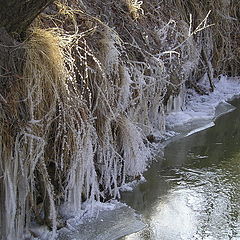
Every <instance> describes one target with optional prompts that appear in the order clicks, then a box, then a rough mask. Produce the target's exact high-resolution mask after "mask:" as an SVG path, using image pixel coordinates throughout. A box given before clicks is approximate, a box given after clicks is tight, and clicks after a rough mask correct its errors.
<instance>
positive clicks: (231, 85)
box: [166, 75, 240, 135]
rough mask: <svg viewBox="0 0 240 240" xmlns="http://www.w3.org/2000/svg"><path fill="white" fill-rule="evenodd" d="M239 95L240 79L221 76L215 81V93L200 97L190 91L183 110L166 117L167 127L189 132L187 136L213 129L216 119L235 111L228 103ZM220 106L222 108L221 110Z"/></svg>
mask: <svg viewBox="0 0 240 240" xmlns="http://www.w3.org/2000/svg"><path fill="white" fill-rule="evenodd" d="M239 94H240V81H239V77H231V78H229V77H227V76H225V75H221V76H220V77H219V78H218V79H215V89H214V92H211V93H209V95H199V94H197V93H196V92H195V91H194V90H192V89H190V90H188V91H187V93H186V97H185V106H184V107H183V110H182V111H179V110H178V109H177V110H176V111H175V110H174V109H173V111H172V112H170V113H169V114H168V115H167V116H166V126H167V128H168V129H170V130H176V131H178V130H179V129H180V131H181V130H183V131H186V132H187V131H188V133H186V135H191V134H193V133H194V131H195V132H198V131H201V130H204V129H205V128H208V127H212V126H213V123H212V122H213V121H214V119H215V118H216V117H218V116H220V115H221V114H223V113H226V112H229V111H232V110H233V109H234V107H233V106H232V105H230V104H229V103H227V102H226V101H229V100H231V99H232V98H233V97H234V96H237V95H239ZM221 105H222V106H221ZM218 106H221V109H220V110H219V109H218ZM195 125H196V126H197V127H196V126H195ZM204 127H205V128H204ZM181 128H183V129H181ZM190 133H191V134H190Z"/></svg>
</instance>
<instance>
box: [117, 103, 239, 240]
mask: <svg viewBox="0 0 240 240" xmlns="http://www.w3.org/2000/svg"><path fill="white" fill-rule="evenodd" d="M232 104H233V105H234V106H235V107H237V109H236V110H235V111H233V112H231V113H228V114H226V115H223V116H221V117H220V118H218V119H217V120H216V121H215V126H214V127H212V128H209V129H206V130H204V131H202V132H199V133H196V134H193V135H191V136H189V137H185V138H182V139H180V140H178V141H175V142H172V143H170V144H169V145H168V146H167V147H166V148H165V152H164V159H162V158H159V159H157V161H156V162H154V163H153V164H152V165H151V167H150V169H149V170H148V171H147V172H146V173H145V175H144V176H145V178H146V180H147V182H145V183H143V184H140V185H138V186H137V187H136V188H135V189H134V190H133V192H125V193H123V196H122V201H123V202H125V203H127V204H128V205H129V206H131V207H132V208H134V209H136V210H137V212H138V213H140V214H141V215H142V218H143V221H144V222H145V223H146V224H147V227H146V228H145V229H144V230H143V231H141V232H139V233H137V234H132V235H129V236H127V237H125V238H124V239H125V240H136V239H144V240H180V239H182V240H188V239H191V240H192V239H204V240H205V239H206V240H220V239H223V240H225V239H226V240H227V239H240V100H239V99H238V100H234V101H233V102H232Z"/></svg>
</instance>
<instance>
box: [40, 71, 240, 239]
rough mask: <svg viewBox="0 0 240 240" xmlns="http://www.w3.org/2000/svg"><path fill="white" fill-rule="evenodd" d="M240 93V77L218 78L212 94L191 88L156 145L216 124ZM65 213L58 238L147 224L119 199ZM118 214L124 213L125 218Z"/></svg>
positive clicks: (97, 235) (98, 235)
mask: <svg viewBox="0 0 240 240" xmlns="http://www.w3.org/2000/svg"><path fill="white" fill-rule="evenodd" d="M239 93H240V79H239V78H238V77H236V78H228V77H227V76H221V77H220V78H219V80H218V81H217V82H216V88H215V91H214V92H213V93H210V94H209V95H204V96H202V95H199V94H196V93H195V92H194V91H192V90H189V91H188V93H187V95H186V105H185V106H184V110H183V111H178V112H177V111H174V112H172V113H169V115H168V116H167V118H166V123H167V126H168V131H169V132H168V133H166V135H167V136H168V138H167V140H166V141H165V142H162V143H160V144H158V147H157V148H164V147H165V146H166V145H167V144H169V143H170V142H173V141H176V140H178V139H179V138H183V137H187V136H190V135H192V134H194V133H197V132H199V131H202V130H204V129H206V128H208V127H212V126H214V121H215V120H216V118H218V117H219V116H221V115H222V114H225V113H227V112H229V111H232V110H234V107H233V106H232V105H230V104H229V103H227V101H230V100H232V99H233V98H234V97H236V96H239ZM170 136H171V137H170ZM155 147H156V146H155ZM150 168H151V166H150ZM142 181H144V179H143V180H142ZM138 184H141V183H140V182H139V181H137V180H135V181H133V182H131V183H129V184H126V185H124V186H123V187H122V191H123V190H124V191H132V190H133V189H134V188H136V187H137V186H138ZM62 214H63V216H65V218H68V220H67V226H66V227H64V228H62V229H61V230H60V231H59V232H58V234H59V238H58V239H61V240H71V239H72V237H73V236H74V238H75V239H77V240H83V239H84V240H86V239H89V240H90V239H91V240H99V239H111V240H113V239H118V238H120V237H123V236H124V235H128V234H130V233H133V232H137V231H139V230H141V229H142V228H144V227H145V224H144V223H143V222H142V221H141V218H140V216H139V215H137V214H136V213H135V211H134V210H133V209H131V208H129V207H128V206H126V205H125V204H122V203H119V202H118V201H112V202H109V203H99V202H95V203H89V204H87V203H85V204H84V205H83V210H82V211H81V212H79V215H78V216H75V217H71V210H70V209H67V208H64V209H63V211H62ZM73 214H74V213H73ZM119 216H122V219H120V218H119ZM124 219H125V220H124ZM130 219H131V221H130ZM128 221H130V224H128ZM89 229H91V230H89ZM45 230H46V229H45ZM88 230H89V231H88ZM115 232H117V234H115ZM38 234H40V235H42V236H40V237H39V238H37V239H41V240H47V239H48V237H49V235H48V234H47V232H46V231H45V232H44V231H42V233H41V231H40V232H38ZM49 234H50V233H49ZM106 237H107V238H106Z"/></svg>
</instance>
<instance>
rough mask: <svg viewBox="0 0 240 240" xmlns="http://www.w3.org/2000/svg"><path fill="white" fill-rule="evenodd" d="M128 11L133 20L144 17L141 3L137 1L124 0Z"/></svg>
mask: <svg viewBox="0 0 240 240" xmlns="http://www.w3.org/2000/svg"><path fill="white" fill-rule="evenodd" d="M126 3H127V6H128V10H129V12H130V14H131V16H132V18H133V19H134V20H136V19H138V18H139V17H140V16H141V15H144V11H143V9H142V7H141V6H142V4H143V1H138V0H126Z"/></svg>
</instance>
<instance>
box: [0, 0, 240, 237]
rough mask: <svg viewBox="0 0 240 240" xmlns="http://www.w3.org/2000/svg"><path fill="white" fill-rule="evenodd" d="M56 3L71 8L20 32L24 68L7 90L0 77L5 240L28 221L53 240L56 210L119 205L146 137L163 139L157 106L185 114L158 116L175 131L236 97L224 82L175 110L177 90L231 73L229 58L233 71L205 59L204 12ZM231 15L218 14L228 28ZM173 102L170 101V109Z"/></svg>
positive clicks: (224, 62) (147, 154)
mask: <svg viewBox="0 0 240 240" xmlns="http://www.w3.org/2000/svg"><path fill="white" fill-rule="evenodd" d="M63 2H65V3H68V4H69V5H64V4H62V3H61V4H60V3H56V5H55V6H54V7H53V14H52V15H46V14H45V15H44V14H43V15H42V16H40V17H39V19H38V21H36V23H35V26H34V24H33V26H32V28H31V29H29V31H28V35H27V39H26V41H25V42H24V43H23V45H20V46H19V48H21V47H22V48H23V50H24V52H25V55H24V60H25V62H23V63H22V62H21V66H22V69H21V70H22V71H20V72H19V73H18V75H17V76H16V79H15V80H16V81H9V82H8V81H6V79H5V78H2V76H1V75H0V77H1V84H2V85H1V92H0V94H1V95H0V96H1V101H0V146H1V147H0V156H1V159H2V161H1V162H0V203H1V205H0V233H1V235H2V236H3V238H4V240H5V239H7V240H15V239H18V240H19V239H21V238H22V236H23V233H24V232H26V233H27V234H30V231H31V229H30V226H31V224H32V223H33V222H37V225H47V226H48V228H50V229H51V230H52V231H50V232H49V234H50V235H48V239H51V238H52V239H54V238H55V237H56V229H57V227H58V225H59V222H60V220H59V218H61V217H62V218H64V214H63V216H61V211H60V210H59V207H60V206H68V207H69V206H70V208H69V209H70V210H69V213H71V214H70V215H78V214H80V215H81V214H82V213H83V212H85V211H86V210H89V208H88V207H85V205H84V204H85V203H88V206H91V208H92V209H95V206H96V205H98V207H99V202H100V201H107V200H108V199H109V198H118V197H119V196H120V189H121V187H122V188H124V187H125V188H126V183H128V182H129V181H132V180H135V182H134V183H136V179H139V178H140V177H141V174H142V172H144V171H145V170H146V169H147V166H148V164H149V159H151V157H152V149H151V146H152V145H151V144H150V143H149V142H148V140H147V139H148V138H147V137H148V136H153V137H159V139H160V138H164V137H166V138H167V137H170V136H172V135H173V132H170V131H169V132H167V133H166V134H165V126H166V122H165V120H166V119H165V113H166V112H165V108H166V105H168V106H169V108H168V107H167V108H168V112H169V111H170V110H171V108H172V107H171V106H173V107H174V108H175V110H176V109H178V110H180V109H181V107H183V105H182V104H183V103H184V101H185V100H186V101H187V102H186V104H187V105H186V106H187V109H186V111H184V112H181V113H180V112H178V113H176V112H175V113H171V114H170V115H169V116H168V117H167V123H168V126H170V127H171V126H175V125H176V122H177V121H178V122H179V124H180V125H181V124H184V123H187V122H189V121H190V119H191V120H192V119H207V120H209V119H211V118H212V117H213V112H214V109H215V107H216V104H217V102H214V103H213V102H211V101H210V102H208V99H209V97H210V98H212V100H213V99H215V98H216V99H218V101H220V99H221V98H222V97H223V96H225V97H226V98H225V100H226V99H227V98H228V97H229V96H230V95H231V94H232V91H233V90H234V88H235V90H236V89H237V87H238V86H237V85H234V86H235V87H233V88H228V87H229V85H228V82H227V81H228V80H229V79H228V80H226V79H225V80H224V77H222V79H221V80H220V81H219V83H218V82H216V83H215V84H216V89H215V91H214V92H213V93H211V94H209V96H201V97H198V96H197V94H196V93H194V92H193V91H192V92H191V91H189V92H188V95H187V96H188V97H189V99H185V95H184V94H185V93H184V92H182V91H184V89H185V87H184V86H185V82H186V81H187V80H188V82H189V83H192V84H193V83H194V84H193V85H194V86H195V85H196V81H197V80H198V79H200V78H201V77H202V75H204V74H205V75H207V76H208V81H211V80H213V79H212V75H213V67H219V69H221V70H225V69H228V68H229V66H233V67H235V65H234V64H232V65H229V62H230V63H232V62H233V63H235V62H236V61H235V57H233V58H232V56H234V54H233V52H231V54H232V55H231V61H228V59H229V58H228V57H226V56H228V53H226V51H225V49H223V50H222V51H221V52H220V53H219V54H213V53H216V49H215V48H214V43H213V42H215V41H213V35H214V34H213V32H212V31H213V30H212V29H211V27H210V26H212V25H211V23H210V22H209V21H210V19H209V18H210V17H211V14H212V13H211V14H210V12H209V9H206V8H205V6H202V8H203V9H200V10H201V11H196V12H199V13H201V14H200V15H199V16H198V17H196V19H194V16H192V15H191V14H190V12H186V10H185V9H186V8H188V7H191V4H190V5H188V4H186V5H185V2H182V0H178V1H170V2H171V4H172V5H173V8H175V7H176V6H177V7H179V9H180V10H181V11H182V12H181V11H180V10H179V11H168V10H169V1H162V2H161V4H159V1H157V0H151V1H147V0H145V1H143V2H142V1H135V0H134V1H132V0H131V1H130V0H126V1H109V0H103V1H93V0H82V1H72V0H69V1H67V0H66V1H63ZM210 2H212V1H210ZM222 2H226V1H220V3H221V4H222ZM93 3H94V4H93ZM183 3H184V4H183ZM194 3H195V4H194V6H193V7H194V9H195V10H196V9H197V10H199V8H200V7H201V6H200V5H199V4H198V2H197V1H196V2H194ZM221 4H220V7H221ZM183 5H184V6H185V7H181V6H183ZM70 6H74V7H75V9H72V8H71V7H70ZM79 6H81V9H80V8H79ZM218 7H219V6H218ZM232 9H233V8H231V7H228V8H226V9H224V12H223V13H222V12H221V11H220V13H221V14H223V16H225V17H226V16H228V15H229V12H231V11H230V10H232ZM234 9H235V8H234ZM99 10H101V11H102V12H101V14H100V15H99ZM166 10H167V11H166ZM91 11H92V12H91ZM129 13H131V14H129ZM143 13H144V14H143ZM139 14H140V15H141V17H140V16H139ZM234 14H235V12H234ZM130 15H132V18H131V17H130ZM172 15H174V16H172ZM218 15H219V14H218V13H215V15H214V16H215V17H216V16H218ZM235 15H236V14H235ZM97 16H100V17H97ZM199 19H200V20H199ZM213 19H214V18H213ZM219 22H221V21H219ZM224 23H225V25H224V26H226V27H225V29H223V28H222V29H221V34H220V37H221V38H220V37H219V38H220V40H219V41H220V42H221V41H223V43H222V42H221V44H220V45H223V46H225V45H224V43H226V39H229V41H230V39H233V40H234V41H233V43H231V44H232V45H234V44H235V40H236V39H235V38H232V36H229V35H227V32H232V31H228V30H229V29H231V28H232V26H236V21H235V20H233V19H232V18H231V19H228V20H227V22H224ZM206 26H207V29H205V27H206ZM202 27H203V28H202ZM221 27H223V26H221ZM200 29H201V31H198V30H200ZM216 29H217V31H218V30H219V28H216ZM235 29H237V28H235ZM214 33H216V32H214ZM217 33H218V32H217ZM222 33H224V36H222ZM217 36H219V35H217ZM231 41H232V40H231ZM231 44H230V45H227V46H228V48H227V49H228V50H229V51H230V50H231V49H234V47H232V46H231ZM1 47H2V46H1ZM12 52H14V51H12ZM213 56H214V58H213ZM213 64H215V65H213ZM7 67H8V66H6V69H7ZM12 67H14V66H12ZM20 68H21V67H20ZM229 69H232V68H231V67H230V68H229ZM234 70H235V68H234ZM224 82H225V83H224ZM221 84H222V85H221ZM224 84H225V85H224ZM6 89H7V90H6ZM220 89H221V91H220ZM223 89H224V91H225V92H224V94H223ZM227 89H229V92H227ZM218 91H219V92H218ZM179 92H180V93H183V94H182V95H181V94H180V95H179ZM190 93H191V94H190ZM175 95H179V98H178V99H177V101H175V102H174V104H170V103H169V102H171V99H172V101H173V100H174V97H173V96H175ZM227 96H228V97H227ZM204 102H207V104H205V105H204ZM209 109H210V110H209ZM81 216H82V215H81Z"/></svg>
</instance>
